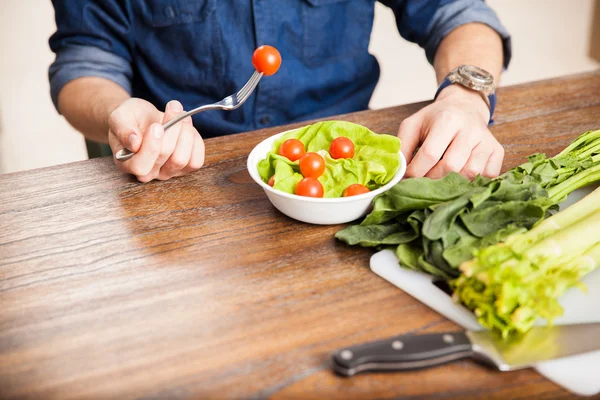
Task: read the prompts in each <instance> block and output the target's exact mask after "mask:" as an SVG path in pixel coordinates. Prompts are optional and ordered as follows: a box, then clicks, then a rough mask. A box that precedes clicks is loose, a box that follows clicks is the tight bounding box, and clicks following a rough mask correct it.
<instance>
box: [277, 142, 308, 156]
mask: <svg viewBox="0 0 600 400" xmlns="http://www.w3.org/2000/svg"><path fill="white" fill-rule="evenodd" d="M304 154H306V150H305V149H304V143H302V142H301V141H299V140H298V139H288V140H286V141H285V142H283V144H282V145H281V146H280V147H279V155H280V156H284V157H287V158H288V159H289V160H290V161H296V160H299V159H300V158H302V156H303V155H304Z"/></svg>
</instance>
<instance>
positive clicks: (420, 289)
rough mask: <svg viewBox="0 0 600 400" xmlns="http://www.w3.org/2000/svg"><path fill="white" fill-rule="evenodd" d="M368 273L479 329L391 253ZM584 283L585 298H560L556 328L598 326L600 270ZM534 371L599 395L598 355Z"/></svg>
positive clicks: (571, 294) (575, 196)
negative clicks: (560, 310)
mask: <svg viewBox="0 0 600 400" xmlns="http://www.w3.org/2000/svg"><path fill="white" fill-rule="evenodd" d="M592 189H593V188H586V189H580V190H577V191H575V192H573V193H572V194H571V196H569V199H568V200H567V201H565V202H564V203H563V204H561V209H564V208H566V207H567V206H569V205H570V204H572V203H574V202H575V201H577V200H579V199H580V198H581V197H583V196H584V195H586V194H587V193H589V192H591V190H592ZM371 270H373V272H375V273H376V274H377V275H379V276H380V277H382V278H383V279H385V280H387V281H388V282H390V283H391V284H393V285H395V286H397V287H399V288H400V289H402V290H403V291H405V292H406V293H408V294H410V295H411V296H413V297H414V298H416V299H417V300H419V301H421V302H422V303H424V304H425V305H427V306H429V307H430V308H432V309H434V310H435V311H437V312H439V313H440V314H442V315H444V316H445V317H446V318H448V319H450V320H452V321H454V322H455V323H457V324H458V325H461V326H462V327H463V328H465V329H468V330H481V329H483V327H482V326H481V325H479V323H478V322H477V319H476V318H475V316H474V315H473V314H472V313H471V312H470V311H469V310H468V309H467V308H465V307H463V306H460V305H458V304H455V303H454V302H453V301H452V299H451V298H450V296H448V295H447V294H446V293H445V292H444V291H442V290H441V289H439V288H438V287H437V286H435V285H434V284H433V283H432V281H433V278H432V277H431V276H429V275H426V274H423V273H420V272H415V271H410V270H407V269H404V268H401V267H400V266H399V265H398V259H397V258H396V255H395V254H394V252H393V251H391V250H383V251H380V252H378V253H376V254H374V255H373V256H372V257H371ZM584 282H585V284H586V285H587V288H588V293H587V294H586V293H583V292H582V291H581V290H579V289H571V290H570V291H568V292H567V293H566V294H565V295H564V296H563V297H562V299H561V304H562V305H563V307H564V309H565V313H564V315H563V316H562V317H560V318H557V319H556V320H555V324H556V325H564V324H573V323H585V322H600V270H596V271H594V272H592V273H591V274H589V275H588V276H587V277H586V278H585V279H584ZM540 323H543V322H542V321H540ZM590 339H592V338H590ZM599 339H600V338H598V339H596V340H599ZM534 368H535V369H536V370H537V371H538V372H539V373H540V374H542V375H544V376H545V377H546V378H548V379H550V380H551V381H553V382H555V383H557V384H558V385H560V386H562V387H564V388H565V389H567V390H569V391H571V392H573V393H576V394H579V395H582V396H593V395H595V394H598V393H600V351H596V352H593V353H587V354H582V355H579V356H573V357H568V358H562V359H560V360H554V361H547V362H544V363H540V364H537V365H536V366H535V367H534Z"/></svg>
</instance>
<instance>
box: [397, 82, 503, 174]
mask: <svg viewBox="0 0 600 400" xmlns="http://www.w3.org/2000/svg"><path fill="white" fill-rule="evenodd" d="M489 117H490V112H489V109H488V106H487V104H486V103H485V101H484V100H483V98H482V97H481V95H479V94H478V93H476V92H474V91H471V90H469V89H466V88H464V87H462V86H460V85H452V86H449V87H447V88H446V89H444V90H442V92H441V93H440V95H439V96H438V98H437V100H436V101H435V102H434V103H432V104H430V105H428V106H427V107H425V108H423V109H422V110H420V111H419V112H417V113H416V114H414V115H412V116H411V117H409V118H407V119H405V120H404V121H402V124H400V129H399V131H398V137H399V138H400V139H401V140H402V153H403V154H404V156H405V157H406V160H407V162H408V163H409V164H408V167H407V169H406V176H408V177H422V176H427V177H430V178H433V179H437V178H441V177H443V176H444V175H446V174H448V173H450V172H459V173H460V174H462V175H464V176H465V177H467V178H469V179H473V178H475V177H476V176H477V174H481V175H483V176H487V177H496V176H498V174H499V173H500V169H501V168H502V161H503V159H504V149H503V148H502V146H501V145H500V143H498V141H497V140H496V138H494V136H493V135H492V133H491V132H490V131H489V129H488V127H487V125H488V121H489ZM419 145H420V148H419V150H418V151H417V153H416V154H415V155H414V157H413V154H414V152H415V150H416V149H417V147H419Z"/></svg>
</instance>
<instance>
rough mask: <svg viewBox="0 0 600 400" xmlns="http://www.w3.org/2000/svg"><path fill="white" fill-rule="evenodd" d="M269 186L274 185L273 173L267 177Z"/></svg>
mask: <svg viewBox="0 0 600 400" xmlns="http://www.w3.org/2000/svg"><path fill="white" fill-rule="evenodd" d="M267 183H268V184H269V186H271V187H273V186H274V185H275V175H273V176H272V177H270V178H269V182H267Z"/></svg>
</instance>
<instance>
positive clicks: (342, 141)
mask: <svg viewBox="0 0 600 400" xmlns="http://www.w3.org/2000/svg"><path fill="white" fill-rule="evenodd" d="M400 163H401V158H400V139H398V138H397V137H395V136H391V135H380V134H377V133H374V132H372V131H371V130H369V129H367V128H365V127H364V126H361V125H357V124H353V123H351V122H345V121H325V122H318V123H315V124H313V125H309V126H305V127H303V128H299V129H295V130H293V131H290V132H288V133H286V134H285V135H283V136H281V137H280V138H278V139H277V140H276V141H275V142H274V143H273V148H272V149H271V151H270V152H269V153H267V155H266V157H265V158H264V159H262V160H261V161H259V163H258V167H257V169H258V173H259V174H260V177H261V178H262V180H263V181H264V182H265V183H268V184H269V185H270V186H272V187H273V188H274V189H276V190H281V191H283V192H286V193H290V194H296V195H299V196H308V197H326V198H335V197H346V196H354V195H358V194H362V193H367V192H369V191H371V190H375V189H377V188H379V187H381V186H383V185H385V184H386V183H388V182H389V181H391V180H392V178H393V177H394V175H396V172H397V171H398V169H399V168H400Z"/></svg>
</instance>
